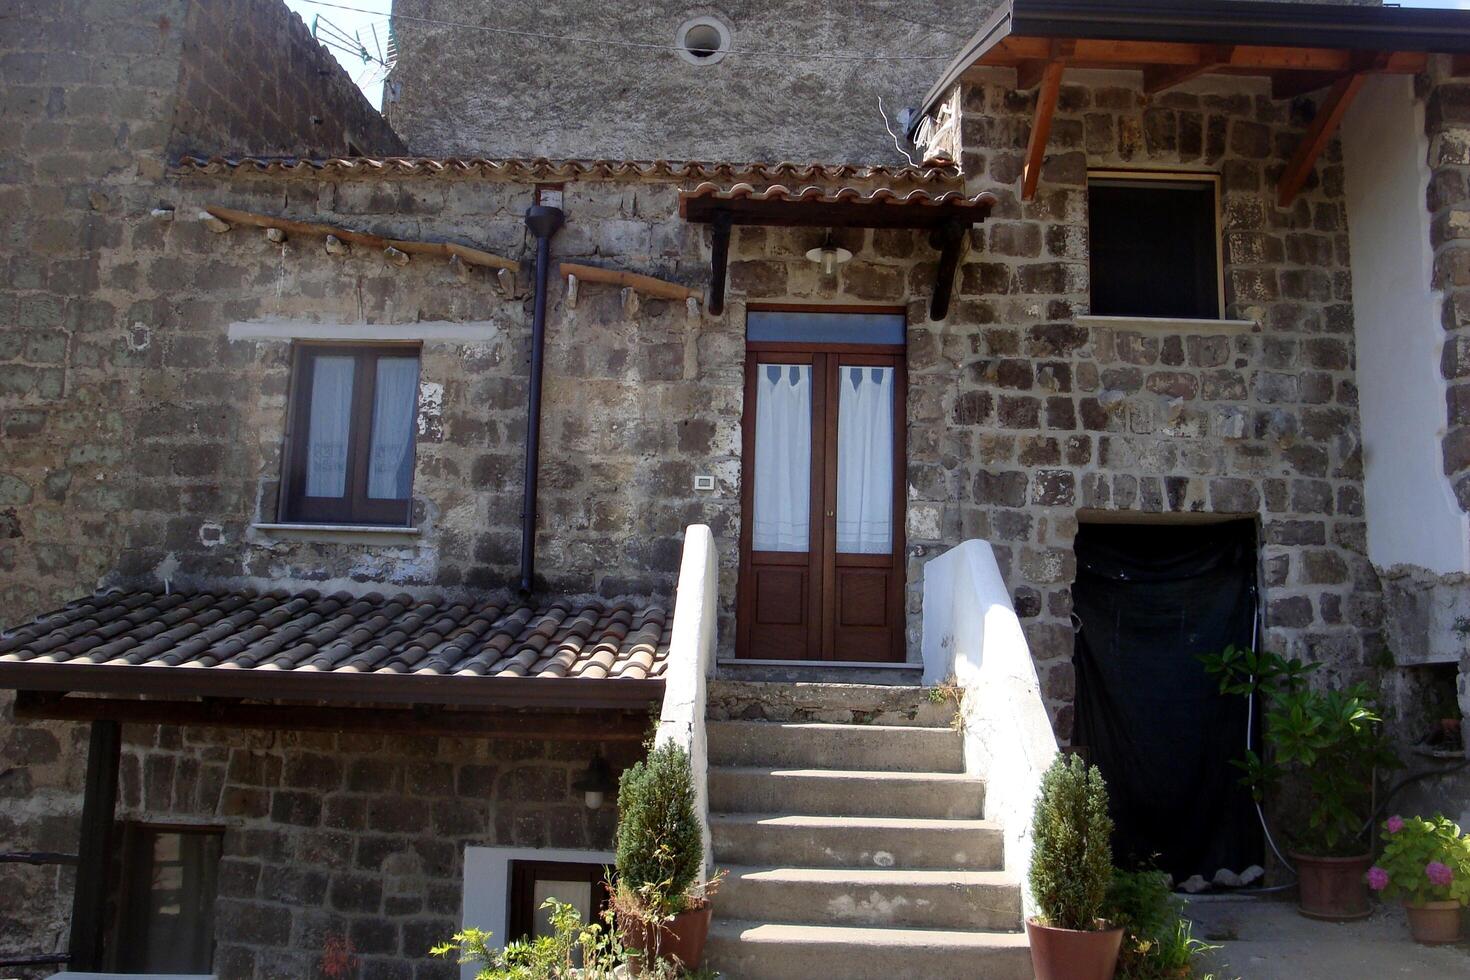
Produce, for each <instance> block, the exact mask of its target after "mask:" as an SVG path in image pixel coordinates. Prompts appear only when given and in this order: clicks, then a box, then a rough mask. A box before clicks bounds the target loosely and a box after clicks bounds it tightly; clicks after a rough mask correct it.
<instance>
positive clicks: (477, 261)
mask: <svg viewBox="0 0 1470 980" xmlns="http://www.w3.org/2000/svg"><path fill="white" fill-rule="evenodd" d="M204 210H205V211H207V212H209V213H210V214H212V215H214V217H216V218H218V219H219V220H220V221H223V222H225V223H227V224H231V225H249V226H251V227H254V228H267V229H269V228H278V229H280V230H281V231H284V232H287V233H288V234H293V235H310V236H312V237H314V238H326V237H327V236H328V235H330V236H332V237H334V238H337V239H340V240H341V241H344V242H351V243H352V244H354V245H362V246H365V247H367V248H376V249H379V250H382V251H386V250H388V249H390V248H392V249H397V250H398V251H399V252H404V253H408V254H417V255H442V256H444V257H445V258H450V257H456V258H458V259H459V260H460V261H461V262H463V263H464V264H465V265H478V266H484V267H487V268H491V269H506V270H508V271H510V272H515V271H516V270H517V269H519V268H520V263H519V262H517V261H516V260H515V259H508V258H505V257H504V256H502V255H495V254H494V253H492V252H486V251H484V250H483V249H478V248H472V247H470V246H469V245H459V244H456V243H454V242H424V241H407V240H403V239H398V238H385V237H383V236H382V235H373V234H370V233H368V232H364V231H354V230H352V229H351V228H338V227H337V226H335V225H328V224H322V223H320V222H315V221H295V220H293V219H291V218H278V217H273V216H272V215H268V214H255V213H253V212H250V211H237V210H235V209H234V208H221V207H215V206H212V205H211V206H210V207H206V208H205V209H204ZM405 261H406V260H405Z"/></svg>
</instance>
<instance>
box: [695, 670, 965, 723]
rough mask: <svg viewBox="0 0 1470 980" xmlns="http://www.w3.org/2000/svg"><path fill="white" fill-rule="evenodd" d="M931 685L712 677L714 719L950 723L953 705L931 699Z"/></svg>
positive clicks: (710, 714) (711, 714)
mask: <svg viewBox="0 0 1470 980" xmlns="http://www.w3.org/2000/svg"><path fill="white" fill-rule="evenodd" d="M930 691H931V689H930V688H925V687H895V686H892V685H885V684H814V683H805V682H803V683H778V682H774V681H770V682H761V681H730V680H712V681H710V682H709V696H708V711H707V714H706V717H707V718H708V719H709V720H710V721H825V722H832V723H835V724H842V725H846V724H856V725H912V726H916V727H919V728H947V727H949V725H950V723H951V722H952V721H953V720H954V715H955V705H954V703H953V702H951V701H948V700H941V701H938V702H935V701H931V700H930Z"/></svg>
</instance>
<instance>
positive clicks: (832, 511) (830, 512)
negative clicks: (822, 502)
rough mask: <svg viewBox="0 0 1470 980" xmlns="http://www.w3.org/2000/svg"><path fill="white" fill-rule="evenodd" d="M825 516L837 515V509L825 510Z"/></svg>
mask: <svg viewBox="0 0 1470 980" xmlns="http://www.w3.org/2000/svg"><path fill="white" fill-rule="evenodd" d="M827 516H828V517H836V516H837V511H835V510H829V511H827Z"/></svg>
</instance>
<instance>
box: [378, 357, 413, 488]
mask: <svg viewBox="0 0 1470 980" xmlns="http://www.w3.org/2000/svg"><path fill="white" fill-rule="evenodd" d="M418 389H419V359H418V358H417V357H380V358H378V372H377V387H376V388H375V389H374V391H373V435H372V444H371V448H370V452H369V455H368V496H369V497H370V498H372V499H373V500H407V499H408V491H409V488H410V487H412V486H413V430H414V408H415V406H416V405H417V404H418Z"/></svg>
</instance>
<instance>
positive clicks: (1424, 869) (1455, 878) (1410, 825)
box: [1368, 815, 1470, 906]
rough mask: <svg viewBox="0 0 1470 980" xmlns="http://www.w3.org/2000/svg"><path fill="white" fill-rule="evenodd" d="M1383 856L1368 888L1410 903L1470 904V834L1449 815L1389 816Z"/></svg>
mask: <svg viewBox="0 0 1470 980" xmlns="http://www.w3.org/2000/svg"><path fill="white" fill-rule="evenodd" d="M1382 839H1383V853H1382V854H1381V855H1380V856H1379V858H1378V863H1377V864H1375V865H1374V866H1373V867H1372V868H1369V869H1368V886H1369V887H1370V888H1372V889H1373V890H1374V891H1377V892H1382V893H1383V894H1385V895H1387V896H1399V897H1402V898H1403V900H1404V902H1406V903H1407V904H1410V905H1423V904H1424V903H1425V902H1459V903H1460V905H1462V906H1464V905H1470V834H1462V833H1460V827H1459V825H1458V824H1456V823H1454V822H1453V821H1451V820H1450V819H1449V818H1448V817H1445V816H1442V815H1437V816H1434V817H1427V818H1426V817H1407V818H1406V817H1389V818H1388V819H1387V820H1385V821H1384V822H1383V834H1382Z"/></svg>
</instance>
